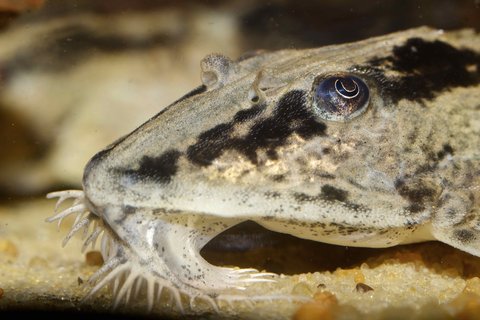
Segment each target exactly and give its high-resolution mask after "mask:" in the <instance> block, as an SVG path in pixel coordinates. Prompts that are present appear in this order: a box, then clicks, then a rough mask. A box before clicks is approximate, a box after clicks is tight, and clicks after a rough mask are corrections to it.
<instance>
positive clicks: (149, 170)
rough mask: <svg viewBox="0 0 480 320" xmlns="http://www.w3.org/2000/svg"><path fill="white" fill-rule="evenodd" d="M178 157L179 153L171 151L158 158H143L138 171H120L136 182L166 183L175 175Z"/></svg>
mask: <svg viewBox="0 0 480 320" xmlns="http://www.w3.org/2000/svg"><path fill="white" fill-rule="evenodd" d="M180 155H181V153H180V151H178V150H173V149H171V150H168V151H165V152H164V153H163V154H161V155H160V156H158V157H149V156H143V157H142V159H141V160H140V167H139V168H138V169H136V170H133V169H128V170H122V173H123V174H127V175H130V176H131V177H132V178H133V179H134V180H136V181H140V180H149V181H156V182H159V183H168V182H170V180H171V178H172V176H174V175H175V174H176V173H177V170H178V166H177V161H178V158H179V157H180Z"/></svg>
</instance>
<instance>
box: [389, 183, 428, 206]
mask: <svg viewBox="0 0 480 320" xmlns="http://www.w3.org/2000/svg"><path fill="white" fill-rule="evenodd" d="M395 188H396V189H397V192H398V194H399V195H400V196H402V197H403V198H405V199H407V200H408V202H410V205H409V206H408V207H407V208H406V209H407V210H409V211H410V212H412V213H415V212H420V211H422V210H425V202H427V201H432V200H433V198H434V197H435V195H436V192H435V190H434V189H431V188H428V187H426V186H422V185H411V186H408V185H406V184H405V181H403V180H397V181H396V182H395Z"/></svg>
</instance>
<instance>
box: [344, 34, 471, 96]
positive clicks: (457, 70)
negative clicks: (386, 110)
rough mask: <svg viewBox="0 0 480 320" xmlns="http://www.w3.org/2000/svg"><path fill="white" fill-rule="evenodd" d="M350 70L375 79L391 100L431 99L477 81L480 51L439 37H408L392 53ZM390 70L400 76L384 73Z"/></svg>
mask: <svg viewBox="0 0 480 320" xmlns="http://www.w3.org/2000/svg"><path fill="white" fill-rule="evenodd" d="M353 69H354V70H360V71H364V72H365V73H367V74H369V75H371V76H372V77H373V78H374V79H376V80H377V81H378V83H379V86H380V89H381V91H382V92H383V93H384V95H385V96H386V97H387V98H390V99H391V100H392V101H393V102H398V101H399V100H401V99H407V100H410V101H414V100H419V101H422V100H432V99H434V98H435V97H436V95H437V94H438V93H439V92H442V91H444V90H448V89H450V88H455V87H469V86H474V85H477V84H479V83H480V54H479V53H477V52H475V51H473V50H470V49H459V48H455V47H453V46H451V45H450V44H448V43H446V42H443V41H439V40H436V41H425V40H423V39H421V38H410V39H408V40H407V41H406V42H405V44H404V45H402V46H396V47H394V49H393V52H392V55H391V56H389V57H382V58H375V59H372V60H370V61H369V62H368V63H367V64H366V65H360V66H355V67H354V68H353ZM390 70H391V71H396V72H399V73H400V75H399V76H387V75H386V73H387V72H388V71H390Z"/></svg>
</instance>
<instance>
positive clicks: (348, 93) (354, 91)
mask: <svg viewBox="0 0 480 320" xmlns="http://www.w3.org/2000/svg"><path fill="white" fill-rule="evenodd" d="M335 90H337V93H338V94H340V95H341V96H342V97H344V98H346V99H351V98H355V97H356V96H357V95H358V92H359V88H358V85H357V83H356V82H355V81H354V80H352V79H348V78H347V79H337V80H336V81H335Z"/></svg>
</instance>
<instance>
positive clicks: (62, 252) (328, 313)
mask: <svg viewBox="0 0 480 320" xmlns="http://www.w3.org/2000/svg"><path fill="white" fill-rule="evenodd" d="M53 205H54V203H53V202H52V201H46V200H31V201H26V202H21V203H17V204H8V205H3V206H2V207H0V310H11V309H19V308H20V309H25V308H33V309H42V310H57V311H60V310H62V311H65V310H79V311H82V310H83V311H91V310H93V311H97V312H111V308H110V307H111V301H112V297H111V295H110V293H109V291H108V290H104V291H102V292H101V294H99V295H97V296H96V297H95V299H90V300H88V301H86V302H85V303H83V304H80V300H81V299H82V298H83V297H84V296H85V295H86V294H87V293H88V289H89V288H91V287H90V286H89V285H88V284H87V283H86V280H87V279H88V277H89V276H90V275H91V274H93V272H95V270H97V269H98V265H99V262H98V261H96V260H95V257H96V254H95V253H91V251H90V253H81V252H80V248H81V241H80V240H79V239H78V237H76V238H74V239H73V240H72V241H70V242H69V243H68V245H67V246H66V248H64V249H62V247H61V242H62V238H63V236H65V235H66V233H67V232H68V227H69V226H70V223H69V222H68V221H67V222H66V223H64V224H63V225H62V227H61V228H60V231H57V229H56V226H55V225H53V224H47V223H45V222H44V220H45V218H46V217H48V216H49V215H51V213H52V210H53ZM87 251H89V250H87ZM282 251H285V252H289V251H288V248H282ZM323 254H325V253H323ZM314 255H315V253H314ZM297 257H298V256H297V255H295V256H293V257H292V259H295V258H297ZM248 258H252V257H251V256H250V257H246V258H245V261H247V260H248ZM325 258H326V259H327V260H329V259H331V257H328V256H326V257H325ZM479 275H480V259H479V258H476V257H473V256H470V255H468V254H464V253H462V252H460V251H458V250H455V249H453V248H450V247H448V246H445V245H443V244H440V243H436V242H432V243H425V244H419V245H411V246H404V247H397V248H391V249H387V250H381V251H378V252H377V253H376V254H370V256H367V257H365V258H364V259H363V260H362V261H360V262H358V263H356V266H354V267H352V268H337V269H336V270H333V271H332V270H330V271H322V272H315V273H306V274H301V275H293V276H281V277H279V278H278V281H277V282H276V283H268V284H261V285H252V286H251V287H249V288H248V289H247V290H246V291H245V292H235V291H232V292H231V293H229V294H232V295H235V296H243V297H245V296H249V298H248V299H247V302H245V301H236V302H232V303H231V304H229V303H226V302H225V301H220V302H219V308H220V313H218V314H217V313H215V312H213V310H212V309H211V308H210V306H209V305H208V304H206V303H202V302H198V303H197V304H196V306H195V307H194V309H193V310H192V309H190V308H189V307H188V305H187V304H185V311H186V313H188V314H202V315H203V316H206V317H212V318H219V317H222V318H223V317H228V318H230V317H234V318H236V317H240V318H247V319H258V318H270V319H281V318H283V319H288V318H291V317H295V318H296V319H319V318H321V319H392V318H394V317H395V318H396V319H401V318H404V317H407V318H410V319H412V318H414V319H415V318H417V319H420V318H421V319H434V318H435V319H450V318H461V319H476V318H478V317H480V316H479V314H480V279H479V278H478V276H479ZM292 294H293V295H294V296H295V299H293V300H292V299H290V300H287V299H285V297H286V296H291V295H292ZM267 296H269V297H270V298H272V299H267V298H266V297H267ZM243 299H244V298H242V299H241V300H243ZM169 300H170V299H169V297H168V294H167V295H164V296H163V297H162V299H161V300H160V302H159V303H158V304H157V305H156V309H155V310H154V313H161V314H167V315H172V316H178V315H179V313H178V310H177V309H176V308H175V306H173V305H172V304H171V303H170V301H169ZM185 302H186V300H185ZM145 310H146V307H145V299H142V296H140V298H139V299H137V300H136V301H134V302H131V303H129V304H128V305H126V306H123V307H121V308H119V309H117V310H116V311H115V312H120V313H125V312H126V313H140V314H144V313H145Z"/></svg>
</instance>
